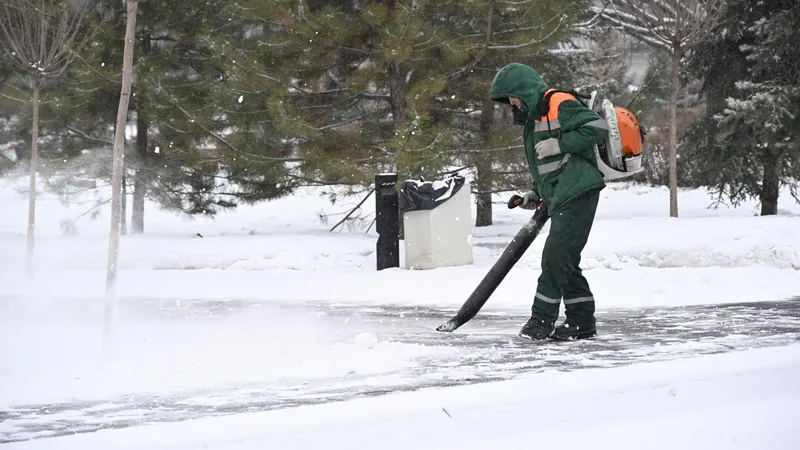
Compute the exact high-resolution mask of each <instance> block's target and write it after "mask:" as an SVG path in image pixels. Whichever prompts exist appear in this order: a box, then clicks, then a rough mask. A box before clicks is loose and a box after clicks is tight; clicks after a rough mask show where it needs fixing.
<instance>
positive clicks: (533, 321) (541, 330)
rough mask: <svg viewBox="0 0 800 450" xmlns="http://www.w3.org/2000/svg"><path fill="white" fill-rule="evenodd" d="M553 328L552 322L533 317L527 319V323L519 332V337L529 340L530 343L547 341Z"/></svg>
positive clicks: (553, 323)
mask: <svg viewBox="0 0 800 450" xmlns="http://www.w3.org/2000/svg"><path fill="white" fill-rule="evenodd" d="M554 327H555V321H554V320H549V319H543V318H540V317H537V316H533V317H531V318H530V319H528V323H526V324H525V326H524V327H522V329H521V330H520V331H519V337H521V338H523V339H529V340H531V341H538V340H542V339H547V337H548V336H550V335H551V334H553V328H554Z"/></svg>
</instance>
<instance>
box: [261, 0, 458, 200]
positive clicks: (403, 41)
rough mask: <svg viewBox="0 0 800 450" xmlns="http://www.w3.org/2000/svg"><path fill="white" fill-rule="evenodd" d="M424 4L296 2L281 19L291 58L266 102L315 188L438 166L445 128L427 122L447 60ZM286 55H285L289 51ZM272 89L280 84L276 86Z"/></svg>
mask: <svg viewBox="0 0 800 450" xmlns="http://www.w3.org/2000/svg"><path fill="white" fill-rule="evenodd" d="M439 7H440V5H439V4H438V3H437V2H431V1H425V0H422V1H419V0H413V1H395V0H382V1H356V2H353V1H334V2H321V1H311V2H308V3H306V2H301V3H299V5H298V7H297V10H296V11H294V12H293V13H292V14H291V16H288V17H286V23H287V25H286V27H287V29H288V31H289V33H288V38H289V40H288V41H287V45H286V51H287V57H289V58H290V60H291V62H290V63H287V64H286V65H284V66H283V68H282V69H283V70H282V73H281V74H280V76H281V81H282V83H284V84H285V85H288V86H289V89H288V90H281V91H274V92H273V93H272V94H273V99H272V102H271V106H272V108H273V110H274V114H275V115H276V118H277V119H278V122H279V127H280V129H281V131H282V132H283V133H284V134H285V135H286V136H290V137H291V139H293V140H294V142H295V143H296V148H297V151H298V153H297V155H298V156H299V157H300V158H302V170H303V174H304V176H305V177H306V178H307V179H309V180H314V181H315V182H316V183H318V184H344V185H354V186H355V185H369V184H371V183H372V181H373V179H374V175H375V173H377V172H381V171H392V172H397V173H398V174H399V177H400V178H401V180H402V179H403V178H412V177H417V176H419V175H421V174H427V175H430V174H434V173H436V172H438V171H439V170H440V169H441V168H442V167H443V166H445V165H446V164H447V162H448V161H447V160H446V159H443V158H442V157H441V154H440V151H441V150H442V149H444V148H446V147H447V145H448V141H449V138H448V135H447V133H446V129H443V128H440V127H437V126H436V124H435V123H433V121H432V120H431V110H430V108H431V99H432V98H433V97H434V96H435V95H437V94H438V93H439V92H440V91H441V90H442V88H443V81H442V77H441V76H440V66H441V64H442V63H443V60H446V59H447V58H451V57H452V52H449V51H447V48H446V45H445V42H446V35H444V34H443V33H442V31H441V26H440V25H439V24H437V23H436V18H437V17H441V16H440V13H439V12H438V8H439ZM292 51H293V52H294V53H293V54H292V55H291V56H289V53H291V52H292ZM279 87H280V85H279Z"/></svg>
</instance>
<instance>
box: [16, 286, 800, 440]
mask: <svg viewBox="0 0 800 450" xmlns="http://www.w3.org/2000/svg"><path fill="white" fill-rule="evenodd" d="M120 313H121V315H122V316H126V315H136V316H137V317H138V318H139V319H146V318H147V317H150V318H151V319H152V320H159V319H158V318H163V317H164V316H165V315H167V316H169V318H170V320H173V321H176V322H175V323H180V321H186V320H191V319H192V318H194V317H205V318H208V317H216V318H218V319H217V320H219V321H223V322H224V321H225V317H226V315H228V314H232V313H237V314H239V313H247V314H251V315H253V316H256V317H259V318H263V319H264V326H270V325H271V324H270V320H269V318H270V316H271V315H273V314H278V313H280V314H281V315H284V314H287V313H289V314H290V315H293V316H312V317H315V318H316V319H317V320H320V321H323V322H328V323H331V324H333V323H336V324H342V323H346V324H347V327H346V328H335V327H331V328H330V329H331V330H332V331H331V335H330V336H328V339H329V340H330V341H331V342H336V341H337V340H339V341H350V342H352V340H353V337H352V336H353V333H354V332H370V333H374V334H375V335H376V336H377V337H378V339H379V340H380V342H381V343H385V342H391V343H401V344H408V345H415V346H423V347H425V348H430V349H431V350H432V351H430V352H421V353H420V354H419V356H416V357H414V358H413V360H414V361H413V364H408V365H400V366H399V367H398V368H396V369H394V370H389V371H377V372H376V373H352V374H345V375H337V376H324V375H322V376H316V377H309V376H301V375H298V376H295V377H284V378H281V379H280V380H272V381H269V382H263V383H253V382H248V383H242V384H224V385H208V386H203V387H202V388H193V389H188V390H178V391H171V392H152V393H135V394H131V395H122V396H116V397H113V398H105V399H98V400H84V401H66V402H57V403H52V404H16V405H12V406H9V407H3V408H2V410H0V443H4V442H5V443H7V442H15V441H25V440H31V439H37V438H45V437H51V436H60V435H69V434H75V433H86V432H92V431H97V430H101V429H108V428H126V427H131V426H139V425H145V424H152V423H158V422H177V421H183V420H188V419H196V418H201V417H211V416H221V415H230V414H234V413H241V412H252V411H267V410H274V409H281V408H287V407H292V406H298V405H310V404H320V403H329V402H334V401H338V400H348V399H354V398H358V397H370V396H379V395H382V394H386V393H390V392H396V391H413V390H418V389H421V388H426V387H443V386H453V385H460V384H474V383H480V382H486V381H496V380H505V379H511V378H514V377H516V376H519V375H529V374H532V373H538V372H545V371H553V370H559V371H576V370H579V369H583V368H610V367H618V366H625V365H631V364H634V363H641V362H655V361H666V360H677V359H683V358H687V357H693V356H698V355H709V354H716V353H725V352H731V351H734V350H744V349H755V348H763V347H776V346H784V345H789V344H794V343H797V342H798V341H800V299H794V300H787V301H779V302H759V303H752V304H727V305H713V306H689V307H681V308H650V309H637V310H628V309H619V310H606V311H600V312H598V327H599V333H600V335H599V337H598V338H597V339H594V340H589V341H580V342H568V343H558V342H553V341H547V342H542V343H527V342H525V341H521V340H519V339H517V338H516V333H517V331H518V329H519V327H520V326H521V325H522V324H523V323H524V322H525V320H526V319H527V317H525V316H520V315H518V314H517V313H514V314H512V313H503V312H497V311H492V312H491V313H488V312H482V313H481V314H479V316H478V317H476V318H475V319H473V321H471V322H469V323H468V324H466V325H465V326H464V327H462V328H461V329H459V330H457V331H456V332H454V333H450V334H442V333H437V332H436V331H434V329H435V327H436V326H437V325H439V324H440V323H442V322H443V321H445V320H446V319H447V318H449V317H450V316H451V315H452V313H453V311H452V310H441V309H431V308H414V307H374V308H371V307H364V306H363V305H360V306H353V305H342V304H338V305H337V304H330V303H317V304H314V303H305V304H295V305H276V304H274V303H270V304H264V305H262V304H258V303H254V302H252V301H246V302H238V301H226V302H219V301H195V302H186V301H183V302H176V301H169V300H163V301H146V302H125V303H123V304H122V305H121V311H120ZM276 317H283V316H276ZM274 320H276V319H273V321H274ZM337 330H338V331H337ZM345 330H346V331H345ZM249 345H258V343H249ZM263 345H265V346H269V345H275V343H270V342H265V343H263Z"/></svg>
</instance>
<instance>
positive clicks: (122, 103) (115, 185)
mask: <svg viewBox="0 0 800 450" xmlns="http://www.w3.org/2000/svg"><path fill="white" fill-rule="evenodd" d="M127 3H128V13H127V23H126V26H125V48H124V51H123V57H122V89H121V91H120V98H119V108H118V109H117V123H116V129H115V133H114V163H113V164H114V165H113V174H112V178H111V229H110V231H109V235H108V271H107V274H106V326H108V325H109V322H110V319H111V311H112V307H113V299H114V285H115V282H116V278H117V260H118V257H119V229H120V222H121V214H120V213H121V201H120V200H121V195H120V194H121V191H122V168H123V162H124V157H125V152H124V150H125V148H124V141H125V124H126V122H127V120H128V104H129V101H130V96H131V72H132V71H133V67H132V66H133V47H134V39H135V36H136V10H137V9H138V6H139V0H127Z"/></svg>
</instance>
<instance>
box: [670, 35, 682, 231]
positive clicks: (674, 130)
mask: <svg viewBox="0 0 800 450" xmlns="http://www.w3.org/2000/svg"><path fill="white" fill-rule="evenodd" d="M680 66H681V48H680V47H679V46H676V47H675V48H674V50H673V53H672V80H671V82H670V92H669V215H670V217H678V90H679V89H680V86H678V83H679V82H680V79H679V71H680Z"/></svg>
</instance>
